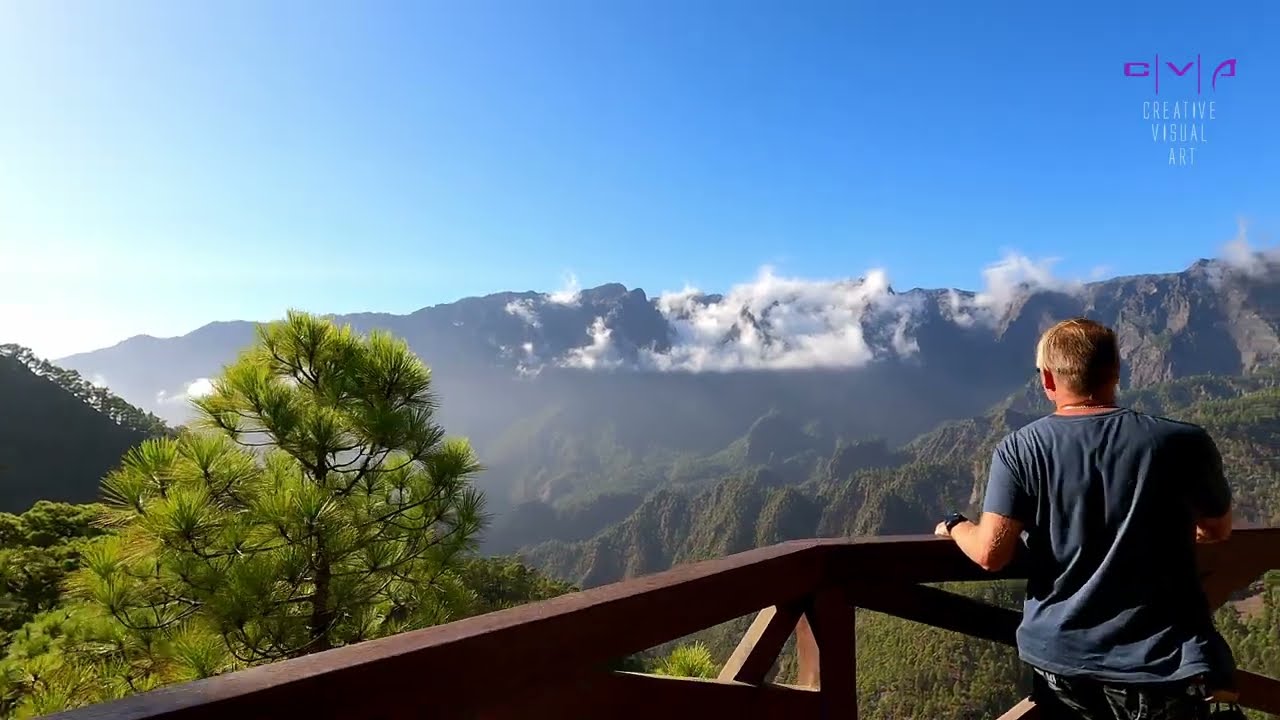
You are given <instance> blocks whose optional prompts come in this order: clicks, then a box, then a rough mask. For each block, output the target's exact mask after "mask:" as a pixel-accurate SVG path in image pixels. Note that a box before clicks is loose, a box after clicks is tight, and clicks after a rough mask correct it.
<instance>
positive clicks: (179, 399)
mask: <svg viewBox="0 0 1280 720" xmlns="http://www.w3.org/2000/svg"><path fill="white" fill-rule="evenodd" d="M212 392H213V381H212V380H210V379H209V378H196V379H195V380H192V381H191V382H189V383H187V384H186V386H185V387H183V389H182V392H178V393H172V394H170V393H168V392H165V391H164V390H161V391H160V392H158V393H156V402H157V403H159V404H161V405H177V404H181V403H186V402H187V401H189V400H194V399H196V398H202V397H204V396H205V395H209V394H210V393H212Z"/></svg>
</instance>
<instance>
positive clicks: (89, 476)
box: [0, 345, 169, 512]
mask: <svg viewBox="0 0 1280 720" xmlns="http://www.w3.org/2000/svg"><path fill="white" fill-rule="evenodd" d="M167 432H169V429H168V428H167V427H166V426H165V424H164V423H163V422H162V421H161V420H160V419H159V418H158V417H156V416H155V415H152V414H151V413H148V412H145V411H143V410H139V409H138V408H136V407H133V406H132V405H130V404H129V403H127V402H125V401H124V400H121V399H120V398H119V397H117V396H116V395H114V394H112V393H111V392H110V391H109V390H107V389H106V388H102V387H97V386H94V385H92V384H90V383H89V382H86V381H85V380H84V379H83V378H81V377H80V375H79V373H76V372H74V371H71V370H65V369H63V368H60V367H57V366H55V365H53V364H51V363H49V362H47V361H44V360H41V359H39V358H37V357H35V356H34V355H33V354H32V353H31V351H30V350H28V349H26V348H23V347H19V346H17V345H0V510H3V511H8V512H19V511H22V510H25V509H27V508H29V507H31V505H32V503H34V502H36V501H37V500H52V501H58V502H91V501H93V500H95V499H97V498H98V484H99V481H100V480H101V479H102V476H103V475H105V474H106V473H107V471H108V470H110V469H112V468H113V467H115V466H116V465H117V464H118V463H119V462H120V458H121V457H122V456H123V455H124V452H125V451H126V450H128V449H129V448H130V447H132V446H134V445H136V444H137V443H138V442H140V441H142V440H143V439H145V438H147V437H153V436H159V435H163V434H165V433H167Z"/></svg>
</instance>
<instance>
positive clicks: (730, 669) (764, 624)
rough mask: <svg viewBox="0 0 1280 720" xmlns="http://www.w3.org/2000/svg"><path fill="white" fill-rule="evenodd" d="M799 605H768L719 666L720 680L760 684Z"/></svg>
mask: <svg viewBox="0 0 1280 720" xmlns="http://www.w3.org/2000/svg"><path fill="white" fill-rule="evenodd" d="M800 614H801V609H800V608H796V607H788V606H783V607H779V606H776V605H775V606H772V607H767V608H765V609H764V610H761V611H760V614H759V615H756V619H755V621H754V622H752V623H751V627H750V628H748V629H747V633H746V634H745V635H743V636H742V640H741V641H740V642H739V643H738V647H737V648H736V649H735V650H734V651H733V654H732V655H730V656H729V659H728V660H727V661H725V664H724V668H723V669H721V670H720V678H719V679H720V680H724V681H736V682H742V683H748V684H751V685H759V684H760V683H762V682H764V680H765V677H766V676H768V674H769V671H770V670H771V669H773V663H774V662H776V661H777V659H778V653H780V652H782V646H783V645H785V644H786V643H787V638H789V637H791V631H792V630H794V629H795V627H796V622H797V621H798V620H799V619H800Z"/></svg>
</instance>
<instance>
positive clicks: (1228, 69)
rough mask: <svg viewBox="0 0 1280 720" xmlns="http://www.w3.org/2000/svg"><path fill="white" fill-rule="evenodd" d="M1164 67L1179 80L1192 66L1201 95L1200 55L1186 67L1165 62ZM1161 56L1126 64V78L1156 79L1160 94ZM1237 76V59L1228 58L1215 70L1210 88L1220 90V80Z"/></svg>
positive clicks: (1197, 92) (1201, 72)
mask: <svg viewBox="0 0 1280 720" xmlns="http://www.w3.org/2000/svg"><path fill="white" fill-rule="evenodd" d="M1164 65H1165V66H1166V67H1168V68H1169V70H1170V71H1172V72H1173V74H1174V76H1175V77H1177V78H1182V77H1185V76H1186V75H1187V74H1188V73H1190V72H1191V68H1192V66H1194V67H1195V69H1196V94H1197V95H1198V94H1200V87H1201V84H1202V77H1203V74H1204V73H1203V66H1202V63H1201V61H1200V55H1198V54H1197V55H1196V59H1195V60H1189V61H1187V64H1186V65H1182V66H1181V67H1179V66H1178V65H1177V64H1176V63H1173V62H1169V61H1165V63H1164ZM1160 67H1161V65H1160V54H1159V53H1156V57H1155V62H1154V63H1149V62H1127V63H1125V64H1124V75H1125V77H1154V80H1155V84H1156V94H1157V95H1159V94H1160ZM1235 76H1236V59H1235V58H1227V59H1226V60H1223V61H1222V62H1220V63H1218V66H1217V67H1216V68H1214V69H1213V75H1212V76H1211V77H1210V81H1209V87H1210V88H1211V89H1213V90H1215V91H1216V90H1217V89H1218V78H1220V77H1224V78H1228V77H1235Z"/></svg>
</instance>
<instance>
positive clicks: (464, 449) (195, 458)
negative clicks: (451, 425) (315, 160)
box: [0, 314, 572, 717]
mask: <svg viewBox="0 0 1280 720" xmlns="http://www.w3.org/2000/svg"><path fill="white" fill-rule="evenodd" d="M15 354H16V353H15ZM15 354H10V355H8V356H5V357H0V361H3V363H4V364H3V365H0V368H3V369H4V370H5V371H6V372H7V373H8V374H7V375H5V376H4V377H5V378H6V380H7V381H11V384H9V385H5V386H4V387H5V388H16V390H17V394H16V395H13V396H8V395H7V396H4V397H5V398H6V399H8V398H9V397H16V398H19V399H20V400H21V402H22V403H23V404H22V405H15V404H9V403H5V404H3V405H0V410H2V411H3V412H0V417H4V418H5V420H6V423H9V424H13V423H14V421H15V420H20V419H21V418H22V417H23V416H24V415H25V416H27V417H28V418H30V417H34V418H37V419H39V420H40V421H41V423H42V424H40V425H37V426H36V429H39V430H43V431H44V432H45V433H46V434H47V435H46V436H45V437H38V436H37V437H34V438H33V439H32V438H29V437H28V436H27V435H22V434H18V433H16V432H15V433H11V434H9V435H5V436H3V440H4V441H6V442H13V441H22V440H27V439H32V441H33V444H32V445H31V446H30V448H25V447H24V446H20V445H19V446H18V447H19V448H21V449H30V450H31V451H32V454H31V456H30V458H31V462H30V463H29V464H28V465H27V466H26V467H25V470H26V472H27V473H28V475H29V477H31V478H33V479H35V480H43V479H45V478H48V477H50V475H49V473H48V472H47V471H48V470H49V469H50V468H54V469H56V470H58V471H59V472H65V473H67V475H66V477H67V479H68V480H69V481H70V482H71V485H72V487H76V488H93V489H94V491H93V492H92V493H87V492H86V493H83V494H90V495H91V496H93V497H97V496H100V497H101V498H102V502H101V503H98V504H84V505H77V504H67V503H50V502H46V501H41V502H38V503H36V504H35V505H34V506H33V507H30V509H28V510H26V512H24V513H21V514H10V513H0V716H3V717H11V716H16V717H29V716H32V715H41V714H46V713H51V712H56V711H59V710H63V709H66V708H70V707H78V706H82V705H86V704H90V703H96V702H101V701H105V700H109V699H113V698H118V697H122V696H124V695H129V694H132V693H136V692H141V691H145V690H149V689H152V688H156V687H160V686H163V685H167V684H171V683H175V682H182V681H185V680H193V679H197V678H202V677H208V676H210V675H214V674H218V673H223V672H228V671H231V670H235V669H238V668H244V667H249V666H253V665H260V664H263V663H270V662H275V661H278V660H281V659H285V658H290V657H298V656H301V655H306V654H309V653H314V652H319V651H322V650H326V649H329V648H334V647H338V646H341V645H346V644H350V643H356V642H360V641H363V640H366V639H370V638H375V637H380V636H384V635H389V634H394V633H397V632H401V631H404V630H410V629H414V628H418V627H425V626H429V625H434V624H438V623H441V622H448V621H450V620H455V619H458V618H462V617H466V616H469V615H475V614H478V613H485V612H491V611H494V610H498V609H501V608H505V607H509V606H512V605H518V604H522V603H526V602H530V601H533V600H538V599H542V598H547V597H552V596H554V595H558V594H561V593H564V592H567V591H569V590H571V589H572V588H571V586H569V585H567V584H565V583H562V582H558V581H555V580H552V579H550V578H548V577H546V576H545V575H543V574H541V573H538V572H536V571H534V570H532V569H530V568H529V567H527V566H525V565H523V564H521V563H519V562H517V561H515V560H513V559H511V558H501V557H498V558H493V557H481V556H479V555H478V554H477V553H476V552H475V550H476V545H477V543H478V540H479V538H480V536H481V534H482V533H483V531H484V528H485V512H484V498H483V496H482V494H480V493H479V492H477V491H476V490H475V488H474V486H473V484H472V482H471V480H472V478H473V476H474V475H475V474H476V473H477V472H478V471H479V470H480V465H479V464H478V463H477V461H476V458H475V456H474V454H473V453H472V451H471V448H470V446H469V445H468V444H467V443H466V441H465V440H461V439H457V438H454V437H451V436H447V435H446V433H445V432H444V430H443V428H441V427H440V426H439V425H438V424H436V423H435V422H434V421H433V409H434V407H435V402H436V401H435V398H434V397H433V396H432V394H431V380H430V372H429V371H428V370H427V368H426V367H425V366H424V365H423V364H422V363H421V362H420V361H419V360H417V358H415V357H414V356H413V355H412V354H411V353H409V352H408V351H407V349H406V348H405V347H404V345H403V343H401V342H399V341H396V340H395V339H393V338H390V337H388V336H386V335H374V336H372V337H368V338H365V337H359V336H355V335H354V334H352V333H351V332H350V331H349V329H346V328H338V327H335V326H333V325H331V324H329V323H326V322H324V321H323V320H320V319H317V318H314V317H311V316H307V315H303V314H292V315H290V317H289V318H288V320H287V321H284V322H280V323H275V324H272V325H269V326H264V328H263V329H262V330H261V332H260V333H259V337H258V339H257V341H256V342H255V344H254V345H253V346H251V347H250V348H247V349H246V352H244V353H243V354H242V355H241V357H240V359H239V360H238V361H237V362H236V363H234V364H233V365H232V366H230V367H228V368H227V369H226V371H225V373H224V375H222V376H221V377H220V378H219V379H220V382H219V383H218V384H217V386H216V387H215V388H214V390H213V392H212V393H211V394H209V395H208V396H206V397H203V398H202V399H200V400H199V401H198V402H197V405H198V408H199V412H200V422H199V423H197V427H192V428H189V429H188V428H184V429H182V430H180V431H170V430H169V429H168V428H165V427H164V426H163V425H161V424H159V423H156V422H154V418H152V417H150V416H148V415H146V414H145V413H138V412H137V411H136V410H135V409H132V408H129V407H128V406H126V405H122V404H121V403H120V402H119V401H118V399H117V398H115V397H114V396H112V395H110V394H109V393H107V392H105V391H101V390H98V389H96V388H92V387H91V386H89V385H88V384H87V383H83V381H81V380H80V379H79V378H78V376H76V375H75V374H74V373H65V372H64V371H60V369H58V368H56V367H53V366H50V365H48V364H43V363H40V362H39V361H35V360H34V359H32V358H31V357H30V355H29V354H26V353H21V354H17V357H15V356H14V355H15ZM24 363H33V364H34V365H35V367H36V369H37V370H38V371H39V372H40V373H41V375H43V376H44V377H42V376H41V375H37V374H36V373H34V372H31V371H30V370H28V369H27V366H26V364H24ZM17 407H22V408H23V410H24V412H23V413H18V412H13V408H17ZM46 420H47V421H46ZM112 429H115V430H116V431H118V432H117V434H114V435H113V434H111V433H110V431H111V430H112ZM5 432H8V430H5ZM104 436H105V437H107V438H110V439H112V440H113V441H115V442H116V443H117V444H116V445H105V444H102V443H101V441H100V438H102V437H104ZM38 442H44V443H45V444H43V445H40V444H36V443H38ZM86 448H88V449H91V450H94V451H95V452H97V453H98V454H96V455H93V456H92V459H96V460H100V462H99V463H98V464H96V465H95V464H90V463H84V464H81V465H79V466H75V467H70V466H65V465H64V464H60V463H61V461H62V460H63V459H64V458H66V457H81V458H82V459H85V458H89V456H87V455H85V454H84V450H85V449H86ZM352 453H354V454H355V455H354V457H353V456H352ZM45 456H51V457H45ZM59 477H61V476H59ZM98 488H100V489H101V492H98ZM6 489H10V488H9V487H6ZM46 494H52V493H46Z"/></svg>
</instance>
